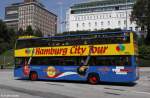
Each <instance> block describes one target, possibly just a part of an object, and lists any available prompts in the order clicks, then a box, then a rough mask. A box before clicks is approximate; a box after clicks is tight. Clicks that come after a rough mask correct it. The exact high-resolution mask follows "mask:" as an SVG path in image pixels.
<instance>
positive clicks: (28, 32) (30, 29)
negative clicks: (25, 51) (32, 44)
mask: <svg viewBox="0 0 150 98" xmlns="http://www.w3.org/2000/svg"><path fill="white" fill-rule="evenodd" d="M25 35H29V36H30V35H34V30H33V29H32V27H31V26H30V25H29V26H27V28H26V31H25Z"/></svg>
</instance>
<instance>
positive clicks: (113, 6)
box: [66, 0, 137, 31]
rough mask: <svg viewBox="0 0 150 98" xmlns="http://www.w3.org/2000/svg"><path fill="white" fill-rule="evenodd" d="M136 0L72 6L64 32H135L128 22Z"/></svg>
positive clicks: (134, 27)
mask: <svg viewBox="0 0 150 98" xmlns="http://www.w3.org/2000/svg"><path fill="white" fill-rule="evenodd" d="M135 2H136V0H103V1H92V2H86V3H80V4H74V5H73V6H72V7H70V9H69V11H68V12H67V15H66V30H67V31H81V30H90V31H95V30H102V29H108V28H110V29H115V28H121V29H128V30H136V29H137V26H136V24H135V23H133V22H131V21H130V16H131V11H132V8H133V5H134V3H135Z"/></svg>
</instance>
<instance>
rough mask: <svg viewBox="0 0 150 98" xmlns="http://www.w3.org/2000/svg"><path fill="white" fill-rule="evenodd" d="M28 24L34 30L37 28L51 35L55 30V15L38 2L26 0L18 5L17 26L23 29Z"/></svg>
mask: <svg viewBox="0 0 150 98" xmlns="http://www.w3.org/2000/svg"><path fill="white" fill-rule="evenodd" d="M29 1H32V0H29ZM29 25H30V26H32V28H33V29H34V30H37V29H39V30H41V31H42V32H43V34H44V35H50V36H51V35H54V34H56V32H57V16H56V15H55V14H53V13H51V12H49V11H48V10H47V9H45V8H44V6H43V5H41V4H40V3H38V2H26V3H24V4H21V5H20V6H19V26H18V27H19V28H22V29H23V30H25V29H26V27H27V26H29Z"/></svg>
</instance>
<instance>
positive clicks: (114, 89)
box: [104, 87, 150, 95]
mask: <svg viewBox="0 0 150 98" xmlns="http://www.w3.org/2000/svg"><path fill="white" fill-rule="evenodd" d="M104 89H108V90H116V91H123V92H133V93H139V94H148V95H150V93H149V92H141V91H133V90H124V89H116V88H107V87H105V88H104Z"/></svg>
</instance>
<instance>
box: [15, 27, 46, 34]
mask: <svg viewBox="0 0 150 98" xmlns="http://www.w3.org/2000/svg"><path fill="white" fill-rule="evenodd" d="M17 36H37V37H42V36H43V34H42V32H41V30H40V29H39V28H38V29H36V30H33V29H32V27H31V26H30V25H29V26H27V28H26V30H23V29H22V28H20V29H19V30H18V33H17Z"/></svg>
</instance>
